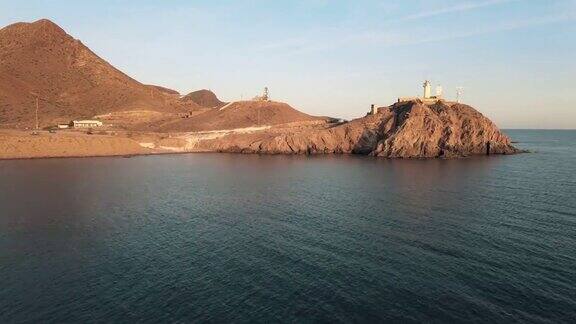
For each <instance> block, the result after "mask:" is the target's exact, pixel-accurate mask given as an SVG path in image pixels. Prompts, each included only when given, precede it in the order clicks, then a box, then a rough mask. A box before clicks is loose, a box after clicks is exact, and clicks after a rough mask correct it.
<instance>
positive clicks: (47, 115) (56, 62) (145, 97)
mask: <svg viewBox="0 0 576 324" xmlns="http://www.w3.org/2000/svg"><path fill="white" fill-rule="evenodd" d="M36 96H37V97H38V98H39V103H40V109H39V110H40V122H41V125H42V126H45V125H48V124H52V123H54V122H58V121H67V120H69V119H71V118H80V117H91V116H94V115H98V114H102V113H108V112H114V111H125V110H153V111H177V110H179V109H180V104H179V103H178V100H177V96H175V91H173V90H168V89H165V88H158V87H155V86H147V85H144V84H142V83H140V82H138V81H136V80H134V79H132V78H130V77H129V76H127V75H126V74H124V73H122V72H120V71H119V70H117V69H116V68H114V67H113V66H112V65H110V64H109V63H108V62H106V61H105V60H103V59H101V58H100V57H98V56H97V55H96V54H94V53H93V52H92V51H91V50H90V49H88V48H87V47H86V46H84V45H83V44H82V43H81V42H80V41H79V40H76V39H74V38H72V37H71V36H70V35H68V34H66V32H65V31H64V30H62V29H61V28H60V27H58V26H57V25H56V24H54V23H52V22H51V21H49V20H45V19H43V20H39V21H36V22H34V23H17V24H13V25H10V26H7V27H5V28H2V29H0V126H2V127H28V126H31V125H32V123H31V121H32V120H33V119H34V110H35V105H34V101H35V97H36Z"/></svg>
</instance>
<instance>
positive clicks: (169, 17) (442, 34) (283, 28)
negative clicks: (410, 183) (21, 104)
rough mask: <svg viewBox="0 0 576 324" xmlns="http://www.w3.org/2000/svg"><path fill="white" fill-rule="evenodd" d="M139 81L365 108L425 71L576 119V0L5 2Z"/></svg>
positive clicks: (483, 105) (521, 106)
mask: <svg viewBox="0 0 576 324" xmlns="http://www.w3.org/2000/svg"><path fill="white" fill-rule="evenodd" d="M40 18H49V19H51V20H53V21H54V22H56V23H57V24H59V25H60V26H61V27H63V28H64V29H65V30H66V31H67V32H68V33H70V34H71V35H72V36H74V37H75V38H78V39H80V40H82V42H83V43H84V44H86V45H87V46H88V47H90V48H91V49H92V50H94V51H95V52H96V53H97V54H98V55H100V56H101V57H103V58H104V59H106V60H108V61H109V62H110V63H111V64H113V65H114V66H116V67H118V68H119V69H121V70H122V71H124V72H126V73H127V74H129V75H130V76H132V77H134V78H136V79H137V80H139V81H141V82H144V83H150V84H158V85H162V86H167V87H170V88H173V89H176V90H178V91H180V92H181V93H187V92H189V91H191V90H195V89H201V88H208V89H212V90H213V91H215V92H216V93H217V94H218V95H219V97H221V98H222V99H223V100H226V101H231V100H237V99H240V98H242V97H243V98H248V97H252V96H254V95H256V94H258V93H259V92H261V89H262V88H263V87H264V86H268V87H269V88H270V92H271V96H272V97H273V99H275V100H278V101H285V102H288V103H290V104H291V105H293V106H294V107H296V108H298V109H300V110H303V111H305V112H307V113H311V114H315V115H330V116H338V117H344V118H354V117H359V116H361V115H363V114H364V113H365V112H366V111H368V109H369V106H370V104H371V103H376V104H379V105H387V104H390V103H392V102H393V101H395V99H396V97H398V96H410V95H419V94H420V93H421V84H422V81H423V80H424V79H426V78H427V79H430V80H432V82H433V84H434V85H436V84H441V85H442V86H443V88H444V89H445V93H446V96H447V97H448V98H453V97H454V96H455V87H457V86H462V87H464V89H465V90H464V101H465V102H466V103H468V104H471V105H473V106H474V107H476V108H477V109H479V110H480V111H481V112H482V113H484V114H485V115H486V116H488V117H490V118H491V119H493V120H494V121H495V122H496V123H497V124H498V125H499V126H500V127H502V128H576V91H575V90H574V89H575V88H576V84H575V82H574V80H573V79H574V77H575V76H576V0H464V1H462V0H458V1H456V0H428V1H425V0H390V1H384V0H380V1H376V0H375V1H330V0H308V1H304V0H300V1H255V0H252V1H242V0H238V1H146V0H139V1H135V0H125V1H119V0H115V1H114V0H100V1H91V2H88V1H64V0H62V1H46V0H45V1H40V0H21V1H13V0H10V1H8V0H0V25H2V26H4V25H8V24H11V23H14V22H18V21H34V20H36V19H40Z"/></svg>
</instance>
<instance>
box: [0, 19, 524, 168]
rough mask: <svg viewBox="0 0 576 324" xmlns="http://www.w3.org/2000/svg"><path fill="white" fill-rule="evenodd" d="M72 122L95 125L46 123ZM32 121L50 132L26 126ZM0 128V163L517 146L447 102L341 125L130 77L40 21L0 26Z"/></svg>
mask: <svg viewBox="0 0 576 324" xmlns="http://www.w3.org/2000/svg"><path fill="white" fill-rule="evenodd" d="M36 112H37V114H36ZM36 116H38V120H37V121H36ZM75 119H94V120H98V121H101V122H102V123H103V124H104V127H99V128H98V129H95V130H88V129H66V130H60V129H58V130H57V131H55V130H54V128H55V125H56V124H60V123H68V122H69V121H71V120H75ZM36 122H37V123H38V126H39V128H40V129H52V131H51V132H48V131H43V132H42V131H40V132H38V131H34V132H31V131H30V129H33V128H35V127H36V126H35V125H36ZM0 129H4V131H2V132H0V158H30V157H65V156H102V155H124V154H162V153H187V152H235V153H257V154H364V155H372V156H379V157H386V158H437V157H441V158H453V157H465V156H470V155H479V154H486V153H489V154H512V153H517V152H519V150H517V149H516V148H514V147H513V146H512V145H511V142H510V139H509V138H508V137H507V136H506V135H504V134H503V133H502V132H501V131H500V130H499V129H498V128H497V127H496V125H494V123H492V122H491V121H490V120H489V119H488V118H486V117H484V116H483V115H482V114H481V113H479V112H478V111H476V110H475V109H474V108H472V107H470V106H467V105H464V104H459V103H454V102H448V101H444V100H437V101H433V102H430V101H429V100H428V101H426V102H423V101H421V100H418V99H414V100H409V101H405V102H398V103H396V104H393V105H391V106H387V107H380V108H378V109H377V110H376V111H375V113H371V114H368V115H366V116H365V117H361V118H358V119H355V120H352V121H349V122H348V121H339V120H338V119H335V118H329V117H318V116H311V115H308V114H306V113H304V112H301V111H299V110H297V109H295V108H293V107H291V106H290V105H288V104H286V103H281V102H275V101H270V100H268V98H267V96H265V97H256V98H255V99H254V100H244V101H233V102H224V101H221V100H220V99H218V97H217V96H216V94H214V93H213V92H211V91H209V90H199V91H194V92H191V93H189V94H188V95H185V96H180V94H179V92H177V91H174V90H171V89H168V88H164V87H161V86H155V85H154V86H153V85H146V84H143V83H140V82H138V81H136V80H134V79H132V78H131V77H129V76H128V75H126V74H124V73H123V72H121V71H119V70H118V69H116V68H115V67H113V66H112V65H111V64H109V63H108V62H106V61H105V60H103V59H102V58H100V57H99V56H97V55H96V54H95V53H94V52H92V51H91V50H90V49H88V48H87V47H86V46H84V45H83V44H82V43H81V42H80V41H79V40H76V39H74V38H73V37H71V36H70V35H68V34H67V33H66V32H65V31H64V30H62V29H61V28H60V27H58V26H57V25H56V24H54V23H53V22H51V21H49V20H45V19H43V20H39V21H36V22H33V23H17V24H13V25H10V26H7V27H5V28H2V29H0ZM38 133H40V135H38Z"/></svg>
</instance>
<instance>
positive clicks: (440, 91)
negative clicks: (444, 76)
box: [436, 85, 444, 99]
mask: <svg viewBox="0 0 576 324" xmlns="http://www.w3.org/2000/svg"><path fill="white" fill-rule="evenodd" d="M443 92H444V89H442V86H441V85H439V86H437V87H436V98H438V99H440V98H442V95H443Z"/></svg>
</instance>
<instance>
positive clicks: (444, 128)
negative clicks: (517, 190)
mask: <svg viewBox="0 0 576 324" xmlns="http://www.w3.org/2000/svg"><path fill="white" fill-rule="evenodd" d="M199 147H200V148H201V149H204V150H211V151H219V152H242V153H270V154H322V153H353V154H366V155H374V156H382V157H388V158H432V157H464V156H469V155H477V154H486V152H487V151H489V152H490V153H491V154H512V153H517V152H519V151H518V150H517V149H516V148H514V147H513V146H512V145H511V144H510V139H509V138H508V137H507V136H506V135H504V134H503V133H502V132H501V131H500V130H499V129H498V128H497V127H496V125H494V123H492V122H491V121H490V120H489V119H488V118H486V117H484V116H483V115H482V114H481V113H479V112H478V111H476V110H475V109H474V108H472V107H470V106H467V105H463V104H457V103H447V102H437V103H436V104H433V105H427V104H423V103H422V102H420V101H418V100H416V101H410V102H405V103H398V104H395V105H393V106H390V107H382V108H380V109H379V111H378V113H377V114H375V115H368V116H366V117H363V118H359V119H356V120H353V121H351V122H347V123H344V124H332V125H327V126H325V127H321V128H314V127H313V128H304V129H300V128H292V129H291V128H287V129H284V130H282V131H277V132H274V131H268V132H262V133H259V134H250V135H230V136H226V137H222V138H218V139H213V140H208V141H203V142H201V143H199Z"/></svg>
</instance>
